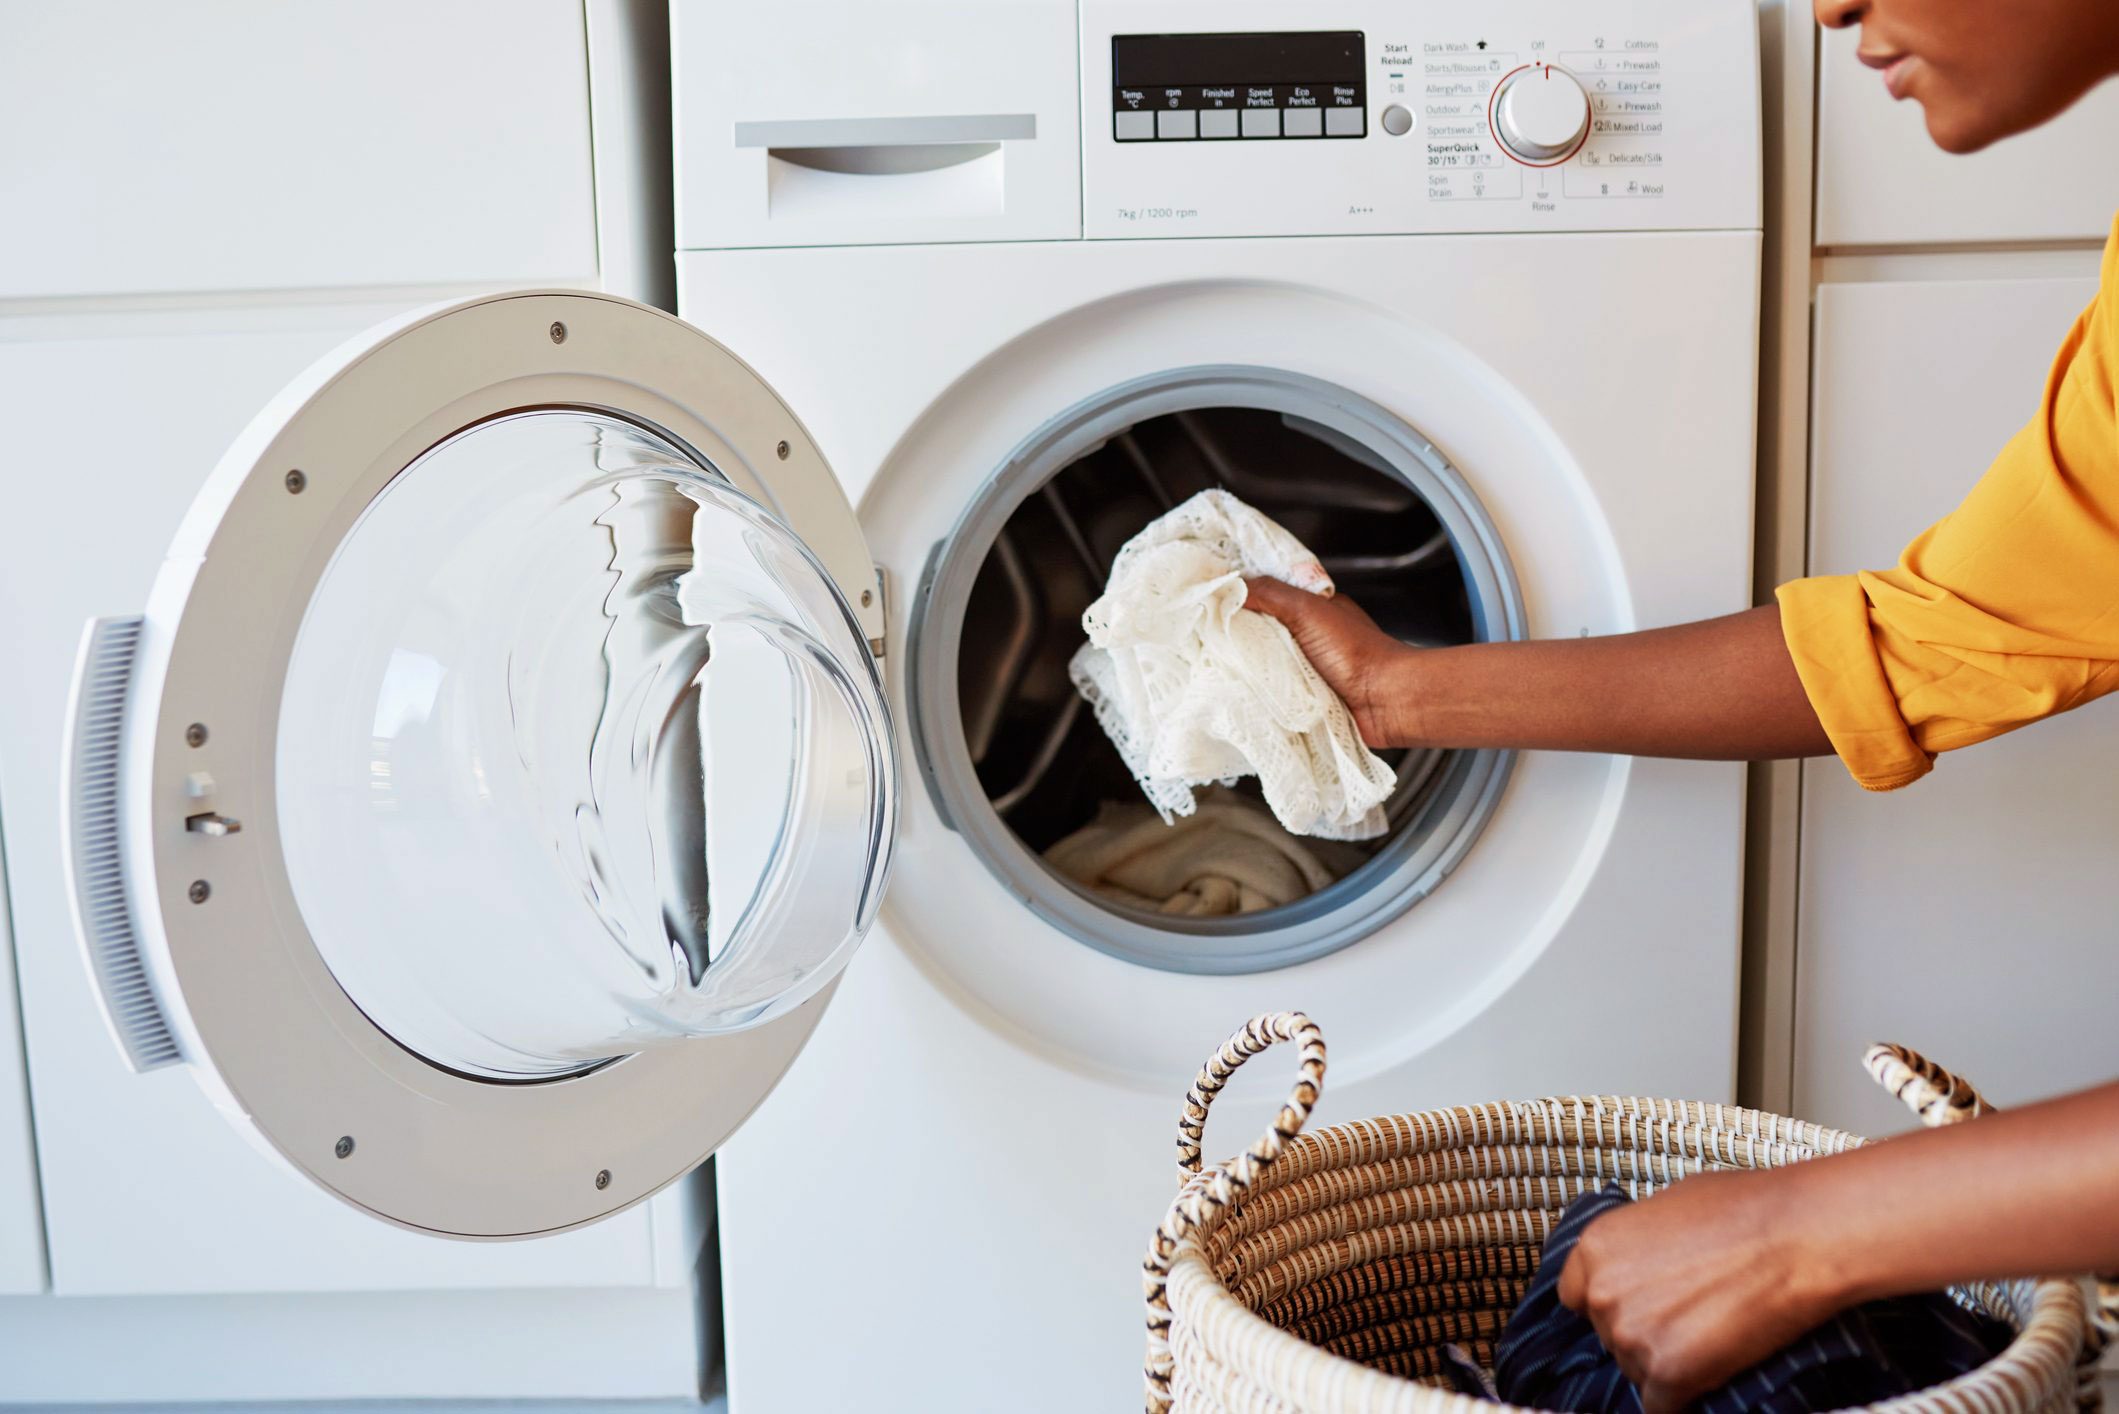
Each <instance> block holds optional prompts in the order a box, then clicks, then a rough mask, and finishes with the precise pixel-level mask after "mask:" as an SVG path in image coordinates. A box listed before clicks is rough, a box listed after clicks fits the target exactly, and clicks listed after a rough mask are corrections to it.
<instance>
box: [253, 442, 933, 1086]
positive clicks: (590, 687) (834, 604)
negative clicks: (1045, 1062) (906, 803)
mask: <svg viewBox="0 0 2119 1414" xmlns="http://www.w3.org/2000/svg"><path fill="white" fill-rule="evenodd" d="M892 751H893V745H892V740H891V735H890V731H889V727H888V721H887V716H886V711H885V708H884V705H883V694H882V689H881V685H880V681H879V678H878V675H877V672H876V667H875V662H874V659H873V657H872V655H871V654H870V652H869V648H868V644H867V641H866V639H865V637H864V636H863V634H862V632H861V630H860V627H859V625H858V623H857V622H856V620H855V617H854V615H853V613H852V612H851V610H850V609H849V607H848V605H847V603H846V600H845V599H844V597H843V596H842V595H841V593H840V591H839V589H838V588H837V586H836V585H835V583H834V582H833V580H832V578H831V576H830V574H828V573H827V572H826V571H825V569H824V568H823V566H822V565H821V564H820V563H819V562H818V560H817V559H816V558H815V556H813V555H812V554H811V553H810V551H809V550H808V548H807V547H806V546H805V545H804V544H803V542H802V541H801V540H800V539H799V538H798V537H797V536H796V535H795V534H794V533H793V532H791V531H790V530H789V529H788V528H787V527H786V526H785V525H784V524H782V523H781V522H780V521H779V520H778V519H777V518H775V517H774V516H773V515H772V514H771V513H770V512H768V511H767V510H766V509H765V508H764V507H762V506H761V505H760V504H759V503H757V502H756V501H754V500H752V499H750V498H749V497H747V496H745V495H743V494H742V493H741V492H739V491H737V490H736V489H734V488H733V487H732V486H731V485H730V484H729V483H728V482H727V481H726V480H725V479H724V478H723V477H722V476H720V475H719V474H718V473H717V472H715V470H714V469H713V468H712V467H711V466H710V465H709V464H708V463H707V462H706V460H705V459H704V458H702V457H700V456H698V455H697V454H695V453H693V452H691V451H689V450H688V449H686V448H685V447H683V446H680V445H679V444H678V443H677V442H676V441H675V440H674V439H673V438H670V437H668V436H665V435H663V434H661V433H659V432H657V431H654V430H652V429H650V428H647V427H644V426H641V425H638V424H636V423H633V422H631V421H628V420H625V419H622V418H620V417H617V416H614V415H612V414H608V413H605V412H600V411H594V410H585V409H574V408H542V409H534V410H529V411H522V412H513V413H509V414H506V415H503V416H500V417H497V418H493V419H491V420H488V421H485V422H482V423H479V424H477V425H475V426H472V427H470V428H467V429H465V430H463V431H461V432H459V433H457V434H456V435H455V436H452V437H450V438H448V439H447V440H445V441H443V442H441V443H439V444H438V445H436V446H434V447H433V448H431V449H430V450H428V451H427V452H426V453H425V454H424V455H422V456H420V457H419V458H418V459H417V460H415V461H414V462H412V464H411V465H409V466H407V467H406V468H405V469H404V470H403V471H402V472H401V473H400V474H399V475H398V476H397V477H396V478H395V479H393V480H392V481H391V482H390V483H389V484H388V485H387V486H386V487H385V488H384V490H383V491H382V493H381V494H380V495H378V496H376V497H375V498H374V499H373V501H371V502H370V503H369V505H368V506H367V508H366V509H365V511H364V512H363V513H362V515H361V516H360V518H359V520H358V522H357V523H356V524H355V526H354V528H353V530H352V531H351V533H350V534H348V535H347V536H346V538H345V540H344V542H343V543H342V544H341V546H340V547H339V549H338V550H337V552H336V554H335V556H334V558H333V559H332V561H331V563H330V566H329V568H328V569H327V570H326V571H325V573H324V575H323V577H322V579H321V580H320V581H319V582H318V584H317V587H316V590H315V592H314V595H313V597H312V598H311V600H310V603H309V606H308V608H307V610H306V612H305V614H304V616H303V619H302V623H301V628H300V632H299V634H298V636H297V638H296V641H295V647H294V651H293V654H292V657H291V658H290V659H289V662H288V668H287V676H286V681H285V685H284V691H283V694H282V698H281V707H280V726H279V737H278V752H277V761H276V770H277V783H276V788H275V791H274V799H275V801H276V806H277V812H278V817H279V818H278V824H279V830H278V835H279V838H280V840H281V842H282V848H283V850H284V854H285V860H286V866H287V872H288V877H289V879H290V881H291V884H292V887H293V892H294V897H295V899H296V901H297V903H298V905H299V907H300V910H301V913H302V915H303V921H304V922H305V923H306V925H307V927H308V929H309V931H310V933H311V935H312V936H313V937H314V939H315V942H316V946H317V948H318V950H319V952H320V953H321V954H322V956H323V958H324V961H325V962H326V964H327V965H328V967H329V969H330V971H331V974H332V976H333V978H334V979H335V980H336V981H337V983H338V985H339V986H340V987H341V988H343V989H344V991H345V992H346V994H347V996H348V997H349V998H351V1000H352V1001H353V1002H354V1003H355V1005H357V1006H358V1007H359V1008H360V1009H361V1011H362V1012H364V1013H365V1014H366V1015H367V1016H368V1018H369V1019H370V1020H371V1021H373V1022H374V1023H375V1025H376V1026H377V1027H379V1028H380V1029H381V1030H383V1031H384V1032H385V1033H387V1034H388V1035H389V1036H390V1037H391V1038H392V1039H394V1040H395V1041H396V1042H397V1043H398V1044H399V1045H401V1046H403V1047H405V1048H406V1049H407V1050H410V1051H412V1052H413V1053H415V1054H417V1055H418V1056H420V1057H422V1058H424V1059H426V1060H427V1061H429V1062H431V1063H433V1064H435V1065H437V1066H441V1067H444V1068H446V1069H449V1070H452V1071H456V1072H459V1073H462V1074H465V1075H469V1076H473V1077H477V1078H481V1079H489V1080H539V1079H551V1078H556V1077H561V1076H566V1075H571V1074H576V1073H579V1072H582V1071H584V1070H588V1069H592V1068H594V1067H596V1066H598V1065H601V1064H603V1063H605V1062H608V1061H610V1060H612V1059H614V1058H618V1057H622V1056H625V1055H628V1054H632V1053H636V1052H640V1051H643V1050H646V1049H649V1048H653V1047H659V1046H665V1045H668V1044H670V1043H673V1042H678V1041H682V1040H684V1039H685V1038H688V1037H696V1036H705V1035H714V1034H720V1033H726V1032H731V1031H737V1030H742V1029H746V1028H750V1027H755V1026H758V1025H761V1024H763V1023H765V1022H768V1021H771V1020H772V1019H774V1018H776V1017H779V1016H781V1015H783V1014H785V1013H786V1012H788V1011H789V1010H791V1009H793V1008H794V1007H796V1006H798V1005H800V1004H801V1003H802V1002H804V1001H806V1000H808V999H809V998H810V997H812V996H813V995H815V993H816V992H817V991H819V990H820V989H821V988H822V987H824V986H825V984H826V983H828V982H829V981H830V980H831V979H832V978H833V977H834V976H835V975H836V974H837V972H838V970H839V969H840V967H842V966H843V965H844V963H845V961H846V958H847V956H848V955H849V954H850V952H851V950H852V949H853V947H854V946H855V945H856V943H857V942H858V940H859V938H860V936H861V934H862V933H863V931H864V930H865V929H866V927H867V925H868V923H869V921H870V920H871V918H872V917H873V914H874V911H875V909H876V906H877V903H878V901H879V898H880V894H881V891H882V884H883V880H884V876H885V873H886V870H887V865H888V858H889V851H890V842H891V837H892V832H893V822H894V812H895V763H894V761H893V759H892V755H891V753H892Z"/></svg>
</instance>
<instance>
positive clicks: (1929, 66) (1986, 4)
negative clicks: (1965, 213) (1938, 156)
mask: <svg viewBox="0 0 2119 1414" xmlns="http://www.w3.org/2000/svg"><path fill="white" fill-rule="evenodd" d="M1815 3H1816V6H1817V19H1818V23H1819V24H1822V25H1824V26H1826V27H1827V28H1830V29H1843V28H1845V27H1846V26H1848V25H1857V24H1858V25H1860V26H1861V51H1860V53H1861V59H1862V62H1863V63H1865V64H1867V65H1869V66H1870V67H1871V68H1874V69H1878V70H1880V71H1881V72H1882V81H1883V83H1884V85H1885V86H1886V87H1887V88H1889V89H1890V90H1891V96H1892V97H1893V98H1900V99H1905V98H1912V99H1917V100H1918V101H1919V103H1920V106H1921V108H1922V110H1923V111H1924V112H1925V114H1926V116H1927V120H1928V135H1929V136H1930V137H1932V138H1934V139H1935V142H1936V145H1937V146H1939V147H1941V148H1942V149H1943V150H1945V151H1947V152H1977V151H1978V150H1979V149H1980V148H1982V147H1985V146H1986V145H1987V144H1988V143H1990V142H1995V141H1998V140H1999V139H2001V138H2005V137H2008V136H2009V135H2010V134H2012V133H2020V132H2023V131H2025V130H2026V129H2028V128H2035V127H2037V126H2038V125H2039V124H2040V123H2043V122H2044V121H2046V119H2048V118H2051V117H2054V116H2055V115H2057V114H2058V113H2060V112H2061V111H2062V110H2063V109H2065V108H2066V107H2067V106H2068V105H2069V104H2071V103H2073V102H2074V101H2075V100H2076V99H2078V98H2080V97H2081V96H2082V95H2083V94H2084V93H2086V92H2088V91H2089V89H2090V87H2091V86H2092V85H2093V84H2095V83H2096V82H2097V81H2098V80H2100V79H2102V78H2104V77H2105V76H2106V75H2108V74H2111V73H2114V72H2119V0H1815Z"/></svg>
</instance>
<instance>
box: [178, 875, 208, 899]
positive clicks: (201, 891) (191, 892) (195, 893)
mask: <svg viewBox="0 0 2119 1414" xmlns="http://www.w3.org/2000/svg"><path fill="white" fill-rule="evenodd" d="M184 897H186V898H188V899H190V900H191V901H192V902H193V903H204V902H206V900H208V899H210V898H212V897H213V885H211V884H209V883H207V882H206V881H205V880H204V879H193V880H192V881H191V887H190V888H188V889H186V890H185V891H184Z"/></svg>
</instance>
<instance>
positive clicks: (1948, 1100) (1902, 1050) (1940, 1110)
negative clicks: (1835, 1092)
mask: <svg viewBox="0 0 2119 1414" xmlns="http://www.w3.org/2000/svg"><path fill="white" fill-rule="evenodd" d="M1862 1064H1863V1065H1864V1066H1866V1067H1868V1071H1869V1074H1870V1076H1871V1077H1873V1078H1874V1079H1875V1081H1876V1083H1877V1084H1879V1085H1881V1086H1883V1087H1884V1089H1886V1090H1889V1091H1890V1092H1891V1093H1892V1094H1893V1095H1896V1096H1897V1097H1898V1098H1899V1100H1900V1101H1902V1102H1903V1103H1904V1104H1905V1107H1906V1108H1907V1109H1909V1110H1911V1111H1913V1113H1914V1114H1915V1115H1917V1116H1918V1117H1919V1119H1920V1122H1921V1123H1922V1124H1924V1125H1926V1126H1927V1127H1928V1128H1930V1129H1939V1128H1941V1127H1942V1126H1943V1125H1946V1124H1961V1123H1963V1122H1964V1121H1965V1120H1968V1119H1977V1118H1979V1117H1980V1116H1981V1115H1983V1114H1987V1113H1990V1112H1991V1111H1992V1110H1993V1108H1994V1107H1993V1106H1992V1105H1990V1104H1988V1103H1987V1102H1986V1100H1985V1099H1983V1098H1982V1097H1981V1096H1980V1093H1979V1092H1978V1091H1977V1090H1974V1089H1973V1088H1972V1087H1971V1085H1970V1084H1969V1083H1968V1082H1967V1081H1965V1080H1962V1079H1960V1078H1959V1077H1957V1076H1955V1075H1952V1074H1951V1073H1950V1072H1949V1071H1947V1070H1944V1069H1943V1068H1942V1067H1941V1066H1939V1065H1937V1064H1936V1063H1935V1062H1934V1061H1931V1060H1929V1059H1928V1058H1927V1057H1926V1056H1924V1055H1922V1054H1921V1053H1920V1052H1918V1051H1914V1050H1909V1049H1907V1048H1906V1047H1904V1046H1890V1045H1876V1046H1871V1047H1869V1053H1868V1055H1866V1056H1864V1057H1863V1058H1862Z"/></svg>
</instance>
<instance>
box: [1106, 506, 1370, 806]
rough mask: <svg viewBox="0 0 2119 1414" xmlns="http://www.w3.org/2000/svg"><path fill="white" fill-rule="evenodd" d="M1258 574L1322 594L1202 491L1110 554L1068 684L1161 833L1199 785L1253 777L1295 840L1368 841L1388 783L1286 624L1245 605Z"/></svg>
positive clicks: (1310, 562) (1309, 567)
mask: <svg viewBox="0 0 2119 1414" xmlns="http://www.w3.org/2000/svg"><path fill="white" fill-rule="evenodd" d="M1258 575H1269V576H1271V577H1273V578H1274V579H1279V580H1284V581H1286V582H1287V583H1289V584H1291V585H1293V586H1295V587H1296V588H1297V589H1302V590H1307V591H1308V592H1310V593H1312V594H1327V595H1328V594H1330V593H1332V579H1331V576H1330V575H1328V574H1326V573H1325V572H1324V566H1323V565H1321V564H1319V563H1318V561H1317V557H1316V556H1315V555H1313V554H1311V553H1310V552H1309V550H1308V549H1307V548H1305V547H1304V545H1303V543H1302V542H1301V541H1299V540H1297V539H1296V538H1295V537H1294V536H1293V535H1290V534H1289V533H1288V532H1287V530H1286V529H1284V528H1283V527H1282V526H1280V525H1278V524H1277V523H1275V522H1274V521H1273V520H1271V519H1269V518H1268V517H1266V516H1265V515H1262V514H1260V513H1259V512H1258V511H1256V510H1254V509H1252V508H1251V507H1250V506H1247V505H1245V504H1244V503H1243V502H1242V501H1240V500H1238V499H1237V498H1236V497H1234V496H1232V495H1230V494H1229V493H1228V492H1226V491H1220V490H1215V491H1202V492H1200V493H1199V494H1198V495H1197V496H1194V497H1193V498H1192V499H1191V500H1189V501H1186V502H1185V503H1184V504H1183V505H1181V506H1179V507H1177V508H1176V509H1175V510H1173V511H1170V512H1168V513H1167V514H1165V515H1163V516H1161V517H1159V518H1158V519H1156V520H1154V521H1152V522H1150V523H1149V525H1148V526H1147V528H1146V529H1144V530H1142V531H1141V532H1140V534H1138V535H1136V536H1134V537H1133V538H1132V539H1131V540H1129V541H1127V542H1126V544H1125V546H1124V548H1123V549H1121V550H1120V551H1119V552H1118V558H1117V559H1116V560H1114V561H1113V562H1112V565H1111V578H1110V580H1109V582H1108V583H1107V584H1106V585H1105V586H1104V595H1103V597H1102V598H1101V599H1098V600H1097V601H1096V602H1095V603H1093V604H1091V605H1090V606H1089V608H1088V610H1087V611H1086V612H1084V613H1083V615H1082V627H1083V628H1084V629H1086V630H1087V631H1088V634H1089V641H1088V643H1086V644H1084V645H1083V646H1082V649H1081V651H1080V652H1078V653H1076V654H1075V655H1074V660H1073V662H1071V663H1070V664H1069V665H1068V671H1069V673H1070V674H1071V675H1072V677H1073V679H1074V685H1075V687H1076V688H1077V689H1078V690H1079V691H1080V692H1081V694H1082V696H1083V697H1084V698H1086V699H1088V701H1089V704H1090V706H1092V707H1093V708H1095V709H1096V720H1097V722H1098V724H1099V725H1101V726H1102V727H1103V729H1104V731H1105V732H1106V733H1107V734H1108V735H1109V736H1110V738H1111V740H1112V742H1113V743H1114V744H1115V745H1116V746H1117V747H1118V751H1119V755H1120V756H1122V757H1124V758H1125V762H1126V765H1127V767H1128V768H1129V769H1131V770H1132V772H1133V775H1134V778H1135V779H1136V780H1138V781H1139V782H1140V787H1141V789H1142V790H1143V791H1144V792H1146V794H1147V797H1148V801H1149V803H1150V804H1152V805H1154V807H1155V808H1156V810H1157V811H1158V812H1160V813H1161V815H1162V817H1163V819H1164V820H1166V821H1167V820H1171V819H1174V818H1175V817H1177V816H1179V815H1189V814H1191V813H1192V809H1193V794H1192V793H1193V790H1194V789H1195V788H1196V787H1200V786H1206V785H1212V784H1217V783H1220V784H1227V783H1229V782H1231V781H1235V780H1237V779H1239V778H1240V777H1243V776H1253V775H1255V776H1257V777H1258V780H1259V784H1260V785H1261V786H1263V787H1264V790H1265V798H1266V803H1267V804H1268V805H1270V806H1271V807H1272V809H1273V814H1274V815H1275V816H1276V817H1277V818H1278V819H1279V821H1280V823H1281V824H1282V825H1284V826H1286V827H1287V829H1288V830H1289V831H1290V832H1291V833H1293V834H1297V835H1312V836H1316V837H1318V838H1322V839H1333V840H1365V839H1373V838H1375V837H1376V836H1377V835H1380V834H1382V833H1383V832H1384V830H1385V828H1386V825H1385V822H1384V817H1383V802H1384V801H1385V800H1386V799H1388V798H1389V797H1390V793H1391V790H1392V789H1393V787H1395V786H1396V785H1397V778H1396V776H1395V775H1394V774H1393V773H1392V771H1391V768H1390V767H1389V766H1387V765H1385V764H1384V763H1383V762H1382V761H1381V760H1379V759H1377V757H1376V755H1375V753H1374V752H1372V751H1370V750H1369V749H1368V747H1366V746H1365V745H1363V744H1362V741H1361V737H1360V735H1359V734H1358V733H1357V732H1356V731H1355V729H1354V718H1353V714H1352V713H1350V712H1348V711H1347V709H1346V704H1345V703H1344V702H1341V701H1340V700H1339V697H1338V694H1336V693H1334V692H1333V691H1332V690H1331V688H1329V687H1327V686H1326V685H1325V682H1324V679H1323V678H1321V677H1319V676H1318V675H1317V670H1316V669H1315V668H1313V667H1311V666H1310V662H1309V659H1307V658H1305V657H1304V656H1303V655H1302V650H1301V649H1300V648H1298V647H1296V646H1295V640H1294V638H1293V636H1292V635H1290V634H1289V633H1288V630H1287V628H1286V626H1285V625H1283V624H1282V623H1281V622H1280V621H1279V620H1278V619H1274V618H1270V617H1268V616H1267V615H1265V614H1260V613H1256V612H1253V611H1251V610H1247V609H1245V608H1244V606H1243V604H1244V585H1243V581H1244V579H1245V577H1247V576H1258Z"/></svg>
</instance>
